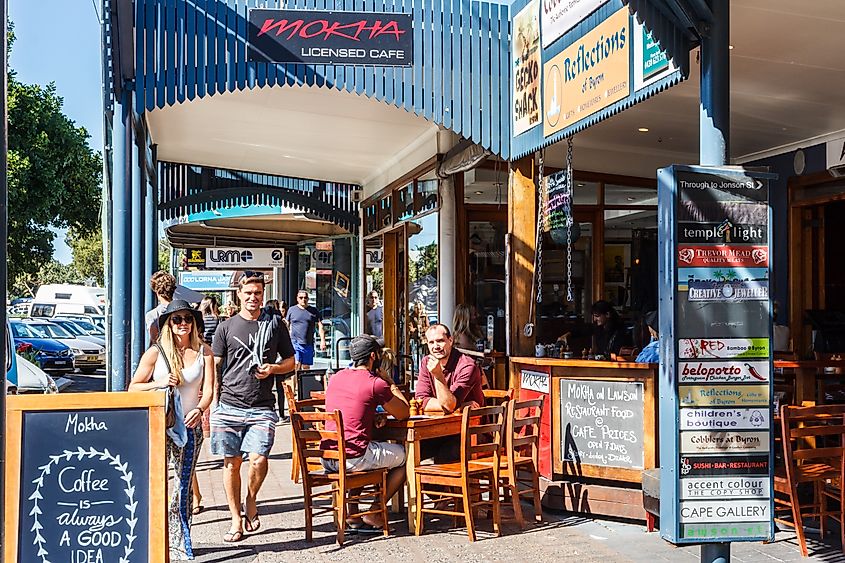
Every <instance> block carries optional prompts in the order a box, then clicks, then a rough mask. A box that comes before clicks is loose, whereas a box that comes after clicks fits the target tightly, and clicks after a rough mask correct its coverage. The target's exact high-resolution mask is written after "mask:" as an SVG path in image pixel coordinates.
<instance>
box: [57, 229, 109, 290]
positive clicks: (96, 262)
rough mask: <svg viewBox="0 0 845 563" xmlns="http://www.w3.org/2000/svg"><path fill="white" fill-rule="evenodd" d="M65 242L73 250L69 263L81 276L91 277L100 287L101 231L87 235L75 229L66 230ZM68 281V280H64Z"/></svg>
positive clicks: (101, 272)
mask: <svg viewBox="0 0 845 563" xmlns="http://www.w3.org/2000/svg"><path fill="white" fill-rule="evenodd" d="M67 244H68V246H70V249H71V251H72V252H73V262H72V263H71V265H72V266H73V268H74V269H75V270H76V272H78V273H79V275H80V276H82V277H83V278H90V279H93V280H94V281H95V282H96V283H97V285H98V286H100V287H102V286H103V282H104V278H103V268H104V267H105V266H104V264H105V262H104V261H103V232H102V230H100V229H97V230H95V231H94V232H92V233H90V234H88V235H81V234H78V233H77V232H76V231H75V230H71V231H69V232H68V236H67ZM65 283H69V282H65Z"/></svg>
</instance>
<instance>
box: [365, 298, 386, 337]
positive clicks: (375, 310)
mask: <svg viewBox="0 0 845 563" xmlns="http://www.w3.org/2000/svg"><path fill="white" fill-rule="evenodd" d="M370 306H371V307H372V308H371V309H370V310H369V311H368V312H367V334H372V335H373V336H375V337H376V338H381V337H382V336H384V307H382V305H381V299H379V296H378V292H377V291H372V292H370Z"/></svg>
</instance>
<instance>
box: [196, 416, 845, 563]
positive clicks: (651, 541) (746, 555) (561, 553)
mask: <svg viewBox="0 0 845 563" xmlns="http://www.w3.org/2000/svg"><path fill="white" fill-rule="evenodd" d="M290 457H291V456H290V426H289V425H287V424H285V425H280V426H278V427H277V429H276V444H275V446H274V448H273V452H272V454H271V459H270V471H269V474H268V476H267V480H266V481H265V482H264V487H263V488H262V490H261V494H260V496H259V502H258V506H259V511H260V515H261V530H260V531H259V532H257V533H256V534H250V535H247V536H246V537H245V539H244V540H243V541H241V542H240V543H237V544H226V543H224V542H223V539H222V538H223V534H225V533H226V531H227V530H228V528H229V513H228V510H227V509H226V498H225V493H224V492H223V484H222V483H223V480H222V472H221V469H220V468H221V463H220V461H218V460H217V459H213V458H211V457H210V455H209V454H208V442H207V441H206V442H205V443H204V444H203V454H202V456H201V457H200V462H199V465H198V475H199V481H200V488H201V490H202V494H203V505H204V506H205V510H204V511H203V512H202V513H201V514H200V515H198V516H195V517H194V526H193V532H192V537H193V541H194V549H195V551H196V554H197V559H196V560H197V561H199V562H201V563H215V562H222V561H227V562H228V561H230V562H234V563H254V562H260V563H271V562H278V561H308V562H309V563H311V562H314V563H316V562H343V561H350V562H352V561H354V562H365V561H373V562H375V561H384V560H388V561H397V560H401V561H402V563H439V562H444V563H445V562H453V561H461V562H479V563H480V562H497V561H502V562H504V561H508V562H515V561H530V562H533V563H551V562H552V561H576V562H578V563H609V562H617V561H618V562H633V563H656V562H663V561H681V562H683V561H689V562H694V561H698V560H699V548H697V547H685V548H675V547H673V546H672V545H670V544H668V543H666V542H665V541H663V540H661V539H660V536H659V534H657V533H653V534H647V533H646V532H645V527H644V526H642V525H635V524H623V523H619V522H613V521H607V520H590V519H586V518H583V517H580V516H572V515H564V514H551V513H549V512H545V513H544V521H543V523H542V524H540V525H529V526H528V527H527V528H526V530H525V531H524V532H520V531H519V529H518V527H516V525H515V524H514V523H513V522H509V521H505V522H504V525H503V534H502V537H500V538H496V537H494V536H493V535H492V533H491V527H490V524H489V521H487V522H483V521H482V522H480V523H479V528H480V530H479V534H478V539H477V541H476V542H475V543H473V544H471V543H469V541H467V537H466V532H465V531H464V530H463V529H455V530H448V525H450V524H451V519H448V520H447V522H443V523H439V522H436V521H435V522H432V523H431V524H429V520H426V532H425V533H424V534H423V535H422V536H421V537H416V536H414V535H413V534H409V533H408V528H407V525H406V524H405V522H404V519H403V515H399V514H394V515H391V520H392V522H391V530H392V532H391V535H390V536H389V537H387V538H385V537H383V536H376V537H368V538H365V539H360V538H358V537H356V536H348V537H347V541H346V543H345V544H344V546H343V547H338V546H337V544H335V530H334V525H333V524H332V521H331V516H330V515H325V516H322V517H317V518H315V529H314V542H312V543H307V542H306V541H305V531H304V526H305V517H304V513H303V510H302V500H301V499H302V486H301V484H294V483H293V482H292V481H291V480H290V464H291V460H290ZM244 471H245V469H244ZM525 513H526V517H527V518H530V517H531V514H532V512H531V509H530V508H529V507H527V506H526V510H525ZM504 514H506V515H507V514H509V512H504ZM832 536H836V533H835V531H834V534H833V535H832ZM817 539H818V537H817V536H812V535H811V536H809V537H808V542H809V544H808V545H809V547H810V553H811V555H812V556H811V557H810V558H809V559H802V557H801V554H800V551H799V550H798V545H797V542H796V539H795V534H794V533H792V532H780V533H778V534H777V536H776V541H775V542H774V543H772V544H768V545H763V544H760V543H741V544H734V546H733V549H732V555H733V558H732V561H734V562H738V563H744V562H753V563H756V562H775V561H811V562H817V561H818V562H821V561H824V562H839V561H841V562H843V563H845V556H843V555H842V553H841V552H840V551H839V549H838V548H835V547H830V546H824V545H822V544H820V543H819V542H818V541H816V540H817ZM829 541H830V542H831V543H833V542H834V541H835V539H834V538H833V537H829Z"/></svg>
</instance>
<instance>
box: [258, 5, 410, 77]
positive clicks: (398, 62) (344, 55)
mask: <svg viewBox="0 0 845 563" xmlns="http://www.w3.org/2000/svg"><path fill="white" fill-rule="evenodd" d="M413 38H414V32H413V28H412V24H411V15H410V14H391V13H377V12H329V11H313V10H268V9H254V10H250V11H249V36H248V46H249V60H250V61H254V62H263V63H298V64H327V65H371V66H412V65H413V62H414V45H413Z"/></svg>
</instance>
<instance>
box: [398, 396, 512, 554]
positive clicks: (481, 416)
mask: <svg viewBox="0 0 845 563" xmlns="http://www.w3.org/2000/svg"><path fill="white" fill-rule="evenodd" d="M504 412H505V407H504V406H494V407H480V408H465V409H464V412H463V420H462V421H461V460H460V461H458V462H455V463H441V464H435V465H417V466H416V467H415V468H414V473H415V475H416V484H417V514H416V522H415V533H416V535H420V534H422V532H423V525H424V520H425V514H426V513H428V514H441V515H446V516H453V517H456V518H457V517H461V516H463V517H464V519H465V521H466V527H467V535H468V536H469V541H471V542H473V541H475V523H474V520H473V518H474V514H475V510H476V509H477V508H479V507H482V506H492V510H493V531H494V533H495V534H496V535H497V536H499V535H501V528H500V526H499V467H500V450H501V436H502V426H503V419H504ZM491 420H492V422H488V421H491ZM483 436H492V438H493V441H492V442H490V441H488V440H484V439H483ZM476 442H478V443H476ZM456 490H459V491H460V492H456ZM484 493H487V494H488V495H489V500H483V495H484ZM426 495H428V497H429V498H428V499H426ZM443 501H451V503H452V506H453V509H452V510H447V509H445V508H442V507H441V505H442V503H443ZM426 502H428V503H430V504H433V506H432V507H426V506H425V503H426ZM458 504H461V505H462V508H461V510H458Z"/></svg>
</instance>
